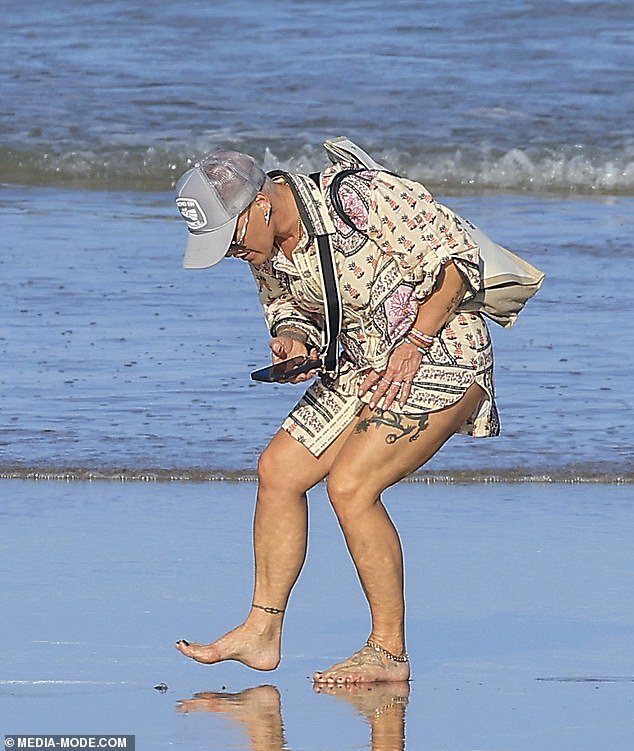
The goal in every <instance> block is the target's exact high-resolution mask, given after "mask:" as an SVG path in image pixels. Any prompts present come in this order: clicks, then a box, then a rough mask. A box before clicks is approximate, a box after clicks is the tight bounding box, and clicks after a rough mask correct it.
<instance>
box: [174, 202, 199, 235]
mask: <svg viewBox="0 0 634 751" xmlns="http://www.w3.org/2000/svg"><path fill="white" fill-rule="evenodd" d="M176 205H177V206H178V210H179V211H180V212H181V216H182V217H183V219H184V220H185V221H186V222H187V226H188V227H189V229H190V230H192V231H194V230H197V229H202V227H206V226H207V217H206V216H205V212H204V211H203V210H202V208H201V207H200V204H199V203H198V201H197V200H196V199H195V198H177V199H176Z"/></svg>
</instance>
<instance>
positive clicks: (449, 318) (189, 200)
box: [176, 151, 499, 683]
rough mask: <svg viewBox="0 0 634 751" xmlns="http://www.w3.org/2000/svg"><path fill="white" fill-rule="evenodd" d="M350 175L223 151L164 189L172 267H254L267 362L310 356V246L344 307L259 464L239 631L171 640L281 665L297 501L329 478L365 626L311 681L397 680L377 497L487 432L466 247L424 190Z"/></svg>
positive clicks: (316, 315) (317, 314)
mask: <svg viewBox="0 0 634 751" xmlns="http://www.w3.org/2000/svg"><path fill="white" fill-rule="evenodd" d="M348 167H349V165H347V164H333V165H331V166H330V167H328V168H327V169H325V170H324V171H323V172H322V173H321V174H320V175H319V177H318V179H317V180H315V179H313V177H310V176H307V175H301V174H290V173H286V172H276V173H272V174H271V175H267V174H265V173H264V172H263V171H262V169H261V168H260V167H259V166H258V165H257V164H256V163H255V161H254V160H253V159H252V158H251V157H250V156H248V155H246V154H242V153H238V152H232V151H221V152H214V153H212V154H210V155H209V156H207V157H206V158H205V159H204V160H203V161H202V162H201V163H200V164H198V165H197V166H195V167H194V168H193V169H190V170H188V171H187V172H186V173H185V174H184V175H183V176H182V177H181V179H180V180H179V182H178V184H177V187H176V192H177V198H176V201H177V205H178V207H179V209H180V212H181V214H182V216H183V218H184V219H185V221H186V223H187V226H188V230H189V239H188V243H187V249H186V252H185V261H184V266H185V267H186V268H201V269H202V268H208V267H210V266H213V265H214V264H215V263H217V262H218V261H220V260H221V259H223V258H224V257H226V256H228V257H232V258H238V259H241V260H242V261H246V262H247V263H248V264H249V267H250V269H251V271H252V272H253V275H254V277H255V280H256V282H257V286H258V290H259V296H260V301H261V303H262V306H263V309H264V314H265V316H266V321H267V324H268V327H269V330H270V333H271V339H270V348H271V352H272V360H273V362H274V363H277V362H280V361H282V360H285V359H288V358H292V357H295V356H300V355H302V356H306V355H310V356H312V357H316V356H317V355H318V353H319V351H320V349H321V347H322V342H323V338H324V327H325V311H324V302H323V292H322V286H321V285H322V282H321V277H320V272H319V259H318V248H317V242H316V240H315V238H316V237H317V236H318V235H324V234H326V235H328V236H329V239H330V243H331V247H332V252H333V255H334V259H335V266H336V273H337V276H338V282H339V289H340V294H341V301H342V309H343V320H342V328H341V334H340V337H339V346H340V355H339V363H338V370H337V373H336V376H335V377H334V378H330V379H321V378H320V377H319V373H315V372H314V371H313V372H310V373H305V374H300V375H297V376H296V377H295V378H294V379H293V382H296V383H297V382H302V381H307V382H308V381H310V382H311V383H310V385H309V386H308V388H307V391H306V392H305V394H304V396H303V397H302V399H301V400H300V401H299V403H298V404H297V405H296V406H295V408H294V409H293V410H292V411H291V413H290V414H289V415H288V417H286V419H285V420H284V422H283V423H282V425H281V428H280V429H279V431H278V432H277V433H276V434H275V435H274V436H273V438H272V440H271V442H270V443H269V445H268V446H267V448H266V449H265V450H264V452H263V453H262V456H261V458H260V460H259V464H258V490H257V502H256V508H255V518H254V528H253V544H254V553H255V584H254V591H253V600H252V603H251V607H250V610H249V612H248V614H247V616H246V619H245V620H244V622H243V623H241V624H240V625H238V626H237V627H236V628H235V629H233V630H232V631H230V632H228V633H227V634H225V635H223V636H221V637H220V638H218V639H216V640H215V641H212V642H211V643H190V642H187V641H185V640H181V641H179V642H177V644H176V647H177V648H178V649H179V650H180V651H181V652H182V653H183V654H184V655H186V656H188V657H191V658H193V659H194V660H197V661H199V662H202V663H216V662H220V661H222V660H238V661H240V662H242V663H244V664H245V665H248V666H250V667H252V668H256V669H259V670H272V669H274V668H275V667H277V665H278V664H279V661H280V644H281V636H282V625H283V620H284V613H285V610H286V607H287V603H288V599H289V595H290V592H291V590H292V588H293V585H294V583H295V581H296V580H297V577H298V576H299V573H300V571H301V568H302V564H303V563H304V558H305V555H306V543H307V518H308V517H307V495H306V494H307V491H308V490H310V489H311V488H312V487H313V486H315V485H316V484H317V483H319V482H320V481H321V480H323V479H324V478H326V479H327V491H328V496H329V499H330V502H331V504H332V506H333V509H334V511H335V513H336V515H337V519H338V521H339V524H340V525H341V529H342V531H343V534H344V536H345V540H346V544H347V547H348V550H349V552H350V556H351V557H352V560H353V562H354V565H355V567H356V570H357V572H358V575H359V579H360V582H361V585H362V587H363V591H364V593H365V596H366V598H367V600H368V604H369V607H370V612H371V619H372V620H371V631H370V634H369V637H368V638H367V640H365V641H362V642H361V647H360V649H359V651H357V652H356V653H355V654H353V655H352V656H350V657H348V658H346V659H344V660H342V661H341V662H339V663H337V664H335V665H333V666H332V667H329V668H327V669H322V670H320V671H319V672H317V673H315V675H314V680H315V681H316V682H317V683H323V682H326V683H348V682H350V683H353V682H354V683H358V682H375V681H402V680H407V679H408V678H409V675H410V665H409V659H408V656H407V651H406V647H405V618H404V613H405V603H404V593H403V555H402V550H401V543H400V539H399V535H398V533H397V531H396V529H395V527H394V525H393V523H392V521H391V519H390V517H389V515H388V512H387V510H386V508H385V506H384V505H383V503H382V500H381V494H382V493H383V491H384V490H385V489H386V488H388V487H390V486H391V485H394V484H395V483H397V482H398V481H399V480H402V479H403V478H404V477H406V476H407V475H409V474H410V473H411V472H413V471H414V470H416V469H418V468H419V467H421V466H422V465H424V464H425V463H426V462H427V461H428V460H429V459H430V458H431V457H432V456H434V454H435V453H436V452H437V451H438V450H439V449H440V448H441V446H442V445H443V444H444V443H445V442H446V441H447V439H448V438H450V436H452V435H453V434H454V433H465V434H468V435H471V436H493V435H497V434H498V432H499V424H498V417H497V410H496V406H495V398H494V387H493V354H492V350H491V340H490V336H489V332H488V329H487V326H486V324H485V322H484V320H483V318H482V316H481V315H480V314H478V313H474V312H466V311H462V310H461V306H462V305H463V304H464V303H465V302H466V301H467V300H469V299H470V298H471V297H472V296H473V295H474V294H475V293H476V292H477V291H478V289H479V288H480V286H481V279H480V271H479V251H478V247H477V246H476V245H475V244H474V243H473V242H472V241H471V240H470V238H469V236H468V235H467V234H465V232H464V231H463V230H462V229H461V226H460V224H459V223H458V222H457V221H456V219H455V217H454V215H453V214H452V213H451V212H450V211H449V210H448V209H446V208H445V207H443V206H441V205H440V204H438V203H437V202H436V201H435V200H434V199H433V197H432V196H431V195H430V193H429V192H428V191H427V190H426V188H425V187H424V186H423V185H421V184H420V183H416V182H412V181H410V180H407V179H404V178H401V177H397V176H395V175H393V174H391V173H388V172H386V171H382V170H371V169H363V170H356V171H351V170H347V171H346V173H345V174H343V175H341V174H340V173H342V171H343V170H344V169H345V168H348ZM337 176H339V177H337ZM335 179H336V183H335V185H336V191H335V192H334V193H332V192H331V191H330V187H331V184H332V182H333V180H335ZM333 199H334V201H333ZM335 204H336V206H337V208H335Z"/></svg>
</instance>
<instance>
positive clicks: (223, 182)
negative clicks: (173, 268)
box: [176, 151, 266, 269]
mask: <svg viewBox="0 0 634 751" xmlns="http://www.w3.org/2000/svg"><path fill="white" fill-rule="evenodd" d="M265 180H266V174H265V173H264V171H263V170H262V169H260V167H259V166H258V165H257V164H256V163H255V161H254V160H253V158H252V157H250V156H249V155H248V154H241V153H240V152H239V151H215V152H213V153H211V154H209V155H208V156H206V157H205V158H204V159H203V160H202V161H201V162H200V163H199V164H196V165H195V166H194V167H192V169H190V170H187V172H185V174H184V175H183V176H182V177H181V178H180V179H179V181H178V182H177V183H176V205H177V206H178V210H179V211H180V213H181V216H182V217H183V219H184V220H185V222H186V224H187V229H188V230H189V237H188V240H187V247H186V248H185V258H184V260H183V266H184V267H185V268H186V269H206V268H209V267H210V266H213V265H214V264H215V263H218V261H220V260H222V258H224V256H225V255H226V253H227V251H228V250H229V245H231V241H232V239H233V235H234V233H235V231H236V225H237V223H238V216H239V215H240V214H241V213H242V212H243V211H244V210H245V209H246V208H247V207H248V206H249V204H250V203H251V202H252V201H253V199H254V198H255V196H256V195H257V194H258V192H259V191H260V190H261V188H262V186H263V185H264V181H265Z"/></svg>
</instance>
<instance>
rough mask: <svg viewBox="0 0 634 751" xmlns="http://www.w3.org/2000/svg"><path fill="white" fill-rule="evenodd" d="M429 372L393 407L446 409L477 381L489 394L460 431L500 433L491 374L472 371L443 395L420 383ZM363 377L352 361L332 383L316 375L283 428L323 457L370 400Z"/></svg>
mask: <svg viewBox="0 0 634 751" xmlns="http://www.w3.org/2000/svg"><path fill="white" fill-rule="evenodd" d="M425 373H426V370H425V368H421V370H420V371H419V373H418V374H417V376H416V378H415V379H414V383H413V384H412V392H411V394H410V398H409V399H408V402H407V403H406V404H405V405H404V407H403V408H401V407H400V405H399V404H397V403H394V404H393V405H392V406H391V407H390V410H391V411H394V412H402V413H404V414H408V413H409V414H412V415H413V414H421V413H424V412H434V411H437V410H439V409H443V408H445V407H447V406H449V405H450V404H452V403H454V402H456V401H457V400H458V399H460V397H461V396H463V395H464V393H465V392H466V390H467V388H468V387H469V386H470V385H471V383H474V382H477V383H479V384H480V385H481V386H482V387H483V388H484V390H485V392H486V393H487V397H488V398H486V399H485V400H484V401H483V402H482V404H481V405H480V407H479V409H478V410H477V413H476V414H474V415H472V416H471V417H470V418H469V419H468V420H466V421H465V423H464V424H463V426H462V428H461V429H460V431H459V432H460V433H464V434H465V435H472V436H492V435H498V433H499V421H498V417H497V409H496V407H495V401H494V397H493V384H492V382H491V381H490V379H489V378H486V377H484V378H483V377H482V375H487V374H481V375H480V377H477V376H476V373H475V372H471V374H470V379H469V382H466V383H463V384H462V387H461V388H455V387H454V388H453V389H448V390H447V393H446V394H445V395H444V397H443V398H442V399H439V398H438V395H437V394H436V393H434V394H431V393H430V391H429V389H428V388H424V385H426V382H423V381H422V380H421V381H419V386H418V387H417V380H418V379H419V378H422V377H423V376H424V375H425ZM362 381H363V374H361V373H359V372H358V371H357V370H356V369H355V368H354V367H353V366H352V365H351V364H349V363H345V364H343V365H342V366H341V370H340V373H339V377H338V378H337V379H336V380H335V382H334V384H333V385H332V386H329V387H326V386H324V385H323V383H321V381H320V380H319V379H316V380H315V381H314V382H313V383H312V384H311V386H310V387H309V388H308V390H307V391H306V393H305V394H304V396H303V397H302V398H301V399H300V401H299V402H298V403H297V404H296V405H295V407H293V409H292V410H291V412H290V413H289V415H288V417H287V418H286V419H285V420H284V422H283V423H282V429H283V430H285V431H286V432H287V433H288V434H289V435H291V436H292V437H293V438H295V440H297V441H299V443H301V444H302V445H303V446H305V447H306V448H307V449H308V450H309V451H310V453H311V454H313V456H316V457H319V456H320V455H321V454H322V453H323V452H324V451H325V450H326V449H327V448H328V446H330V444H331V443H332V442H333V441H334V440H336V439H337V438H338V437H339V436H340V435H341V433H342V432H343V431H344V430H345V429H346V428H347V427H348V426H349V425H350V423H351V422H352V421H353V420H355V419H356V418H357V417H358V416H359V415H360V414H361V411H362V410H363V408H364V407H365V405H366V404H367V403H368V402H369V401H370V398H371V393H368V394H365V395H364V396H363V397H359V396H358V395H357V392H358V389H359V386H360V384H361V383H362ZM379 406H380V405H379Z"/></svg>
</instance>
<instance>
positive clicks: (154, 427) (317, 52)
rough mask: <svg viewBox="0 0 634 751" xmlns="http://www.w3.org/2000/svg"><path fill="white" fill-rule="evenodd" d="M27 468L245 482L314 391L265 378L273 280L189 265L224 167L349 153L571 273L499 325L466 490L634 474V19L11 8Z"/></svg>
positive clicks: (1, 195)
mask: <svg viewBox="0 0 634 751" xmlns="http://www.w3.org/2000/svg"><path fill="white" fill-rule="evenodd" d="M2 11H3V17H2V34H1V37H0V97H1V99H2V102H3V107H2V108H0V226H1V228H2V235H1V238H0V474H4V475H17V476H42V477H44V476H64V475H66V476H103V475H105V476H112V475H114V476H122V477H123V476H145V477H182V478H183V477H207V476H246V475H249V474H250V473H251V472H252V471H253V468H254V466H255V462H256V461H257V456H258V453H259V451H260V450H261V449H262V447H263V446H264V445H265V444H266V441H267V440H268V438H269V436H270V435H271V434H272V433H273V432H274V431H275V429H276V428H277V426H278V424H279V422H280V420H281V418H282V417H283V416H284V415H285V413H286V411H287V410H288V409H289V408H290V407H291V406H292V404H293V403H294V402H295V400H296V399H297V398H298V397H299V395H300V393H301V390H299V389H297V388H295V387H290V386H286V387H280V386H268V385H262V384H258V385H256V384H254V383H251V382H250V381H249V378H248V373H249V371H250V370H251V369H253V368H255V367H257V366H260V365H263V364H265V363H266V361H267V359H268V358H267V333H266V330H265V327H264V324H263V321H262V318H261V314H260V312H259V310H258V304H257V301H256V299H255V294H254V288H253V283H252V281H251V278H250V275H249V273H248V269H247V268H246V267H244V266H243V265H241V264H240V263H239V262H234V261H226V262H224V263H223V264H221V265H219V266H218V267H216V268H215V269H213V271H206V272H199V273H195V272H185V271H184V270H182V269H181V267H180V265H181V258H182V250H183V247H184V242H185V228H184V225H182V222H181V220H180V219H179V218H178V216H177V215H176V211H175V209H174V205H173V197H172V187H173V184H174V181H175V179H176V178H177V177H178V176H179V175H180V173H181V172H182V171H184V170H185V169H186V168H187V166H188V165H189V164H190V163H191V162H192V161H193V160H195V159H197V158H199V157H200V156H201V155H202V154H204V153H205V152H206V151H208V150H210V149H212V148H216V147H220V146H227V147H233V148H239V149H242V150H244V151H248V152H250V153H252V154H253V155H254V156H255V157H256V158H258V159H259V160H261V161H262V163H263V164H264V166H265V167H266V168H274V167H282V168H287V169H292V170H297V171H310V170H313V169H318V168H320V167H322V166H324V165H325V163H326V159H325V155H324V152H323V149H322V147H321V143H322V142H323V141H324V140H325V139H327V138H329V137H333V136H336V135H341V134H345V135H348V136H350V137H351V138H353V139H354V140H356V141H357V142H359V143H360V144H361V145H362V146H364V147H365V148H367V149H368V150H369V151H370V152H371V153H372V154H373V155H375V156H376V157H377V158H378V159H380V160H381V161H383V162H385V163H387V164H388V165H390V166H391V167H392V168H393V169H394V170H397V171H400V172H402V173H403V174H406V175H408V176H409V177H412V178H415V179H419V180H421V181H423V182H424V183H425V184H426V185H427V186H428V187H429V188H431V189H432V190H433V191H434V192H435V194H436V195H437V196H438V197H439V198H440V199H441V200H442V201H443V202H445V203H447V204H449V205H451V206H453V207H454V208H456V209H457V210H459V211H460V212H461V213H463V214H465V215H466V216H468V217H470V218H471V219H472V220H474V221H475V222H476V223H477V224H479V225H480V226H481V227H482V228H483V229H484V230H485V231H487V232H488V233H489V234H490V235H492V236H493V237H494V238H495V239H496V240H498V241H499V242H501V243H503V244H505V245H507V246H508V247H511V248H513V249H515V250H517V251H518V252H520V253H522V254H524V255H525V256H526V257H527V258H528V259H529V260H531V261H532V262H533V263H535V264H536V265H538V266H540V267H541V268H543V269H544V270H545V271H546V273H547V275H548V277H547V281H546V283H545V285H544V287H543V289H542V291H541V292H540V293H539V295H538V296H537V297H536V298H535V299H534V300H533V301H531V302H530V303H529V305H528V306H527V308H526V310H525V311H524V313H523V314H522V316H521V318H520V321H519V322H518V323H517V325H516V326H515V327H514V328H513V329H511V330H510V331H504V330H502V329H500V328H499V327H496V326H494V325H493V326H492V329H493V335H494V340H495V344H496V362H497V366H496V378H497V386H498V400H499V407H500V411H501V418H502V430H503V435H502V436H501V437H500V438H499V439H492V440H481V441H473V440H468V439H462V438H459V437H456V438H455V439H452V441H451V442H450V443H449V444H448V446H447V447H445V449H444V450H443V451H442V452H441V453H440V454H439V455H438V456H437V457H435V458H434V460H433V461H432V463H430V465H429V468H428V469H429V471H430V472H434V473H438V475H439V476H440V477H443V478H446V477H449V478H453V479H480V480H485V479H491V478H507V479H508V478H513V479H533V480H538V479H544V478H550V479H586V480H589V479H604V480H606V479H607V480H619V479H620V480H631V479H632V478H633V477H634V452H633V450H632V434H633V428H634V420H633V419H632V407H633V404H632V396H631V372H632V366H633V365H634V362H633V355H632V352H633V350H634V346H633V345H634V337H633V335H632V328H631V324H630V323H629V321H630V320H631V319H632V313H634V310H633V308H634V303H633V302H632V296H631V294H630V293H629V287H630V282H629V280H630V279H631V278H632V272H633V271H634V260H633V259H634V241H633V240H632V238H633V237H634V210H633V209H634V131H633V129H632V122H633V115H634V63H633V60H632V55H631V50H632V45H633V43H634V23H633V22H634V11H633V10H632V6H631V3H630V2H628V1H627V0H619V1H616V0H614V1H612V2H610V1H607V2H586V1H584V0H561V1H560V2H557V3H552V2H549V1H547V0H510V1H509V2H505V3H501V4H500V3H498V4H492V3H475V2H469V0H447V1H446V2H444V3H443V4H442V6H438V5H436V6H431V5H430V6H427V5H422V4H420V3H415V2H396V3H392V4H391V5H390V6H389V10H388V8H386V6H385V4H382V3H378V2H376V0H361V1H360V2H355V3H335V2H328V1H327V0H294V1H293V2H281V0H279V1H278V0H267V1H265V2H258V3H251V2H240V1H237V2H236V0H233V1H232V2H228V1H225V0H220V2H215V3H209V2H203V1H202V0H185V1H184V2H181V3H179V4H175V5H171V6H170V5H165V4H164V3H159V2H157V1H154V0H146V1H145V2H140V1H138V2H133V1H132V0H112V2H110V3H107V4H104V3H97V2H85V1H83V2H79V0H76V1H74V0H60V2H56V3H40V4H30V5H27V6H25V5H24V4H21V3H17V2H13V1H11V0H7V1H6V2H3V3H2Z"/></svg>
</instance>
